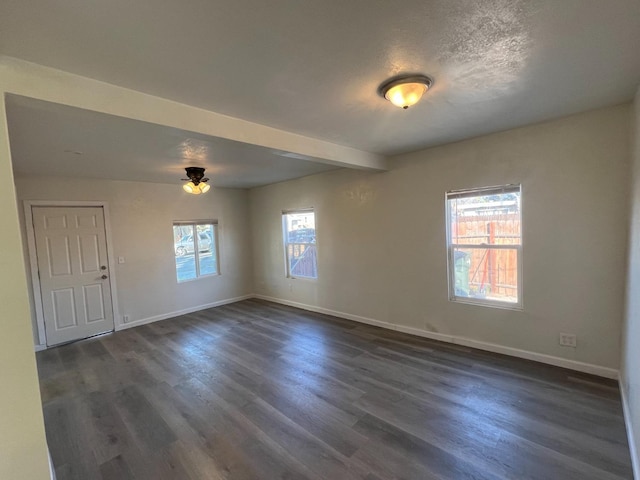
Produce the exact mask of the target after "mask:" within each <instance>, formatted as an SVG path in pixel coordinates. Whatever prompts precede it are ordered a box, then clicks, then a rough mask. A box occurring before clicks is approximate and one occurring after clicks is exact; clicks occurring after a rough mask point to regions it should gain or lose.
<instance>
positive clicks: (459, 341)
mask: <svg viewBox="0 0 640 480" xmlns="http://www.w3.org/2000/svg"><path fill="white" fill-rule="evenodd" d="M254 298H259V299H262V300H267V301H270V302H275V303H280V304H282V305H289V306H291V307H296V308H301V309H303V310H309V311H311V312H317V313H324V314H327V315H333V316H334V317H340V318H345V319H347V320H353V321H355V322H360V323H366V324H368V325H374V326H376V327H382V328H386V329H388V330H396V331H399V332H403V333H409V334H411V335H417V336H420V337H425V338H430V339H432V340H439V341H441V342H447V343H453V344H456V345H463V346H465V347H471V348H477V349H479V350H485V351H488V352H493V353H500V354H503V355H509V356H512V357H517V358H523V359H525V360H533V361H536V362H540V363H545V364H548V365H554V366H556V367H562V368H567V369H569V370H575V371H578V372H583V373H590V374H592V375H598V376H600V377H605V378H611V379H618V376H619V371H618V370H616V369H613V368H608V367H601V366H599V365H593V364H591V363H584V362H578V361H576V360H569V359H566V358H560V357H554V356H552V355H545V354H542V353H536V352H531V351H528V350H521V349H518V348H512V347H505V346H502V345H497V344H495V343H487V342H481V341H478V340H473V339H471V338H466V337H458V336H455V335H444V334H441V333H434V332H428V331H426V330H421V329H419V328H412V327H405V326H402V325H395V324H392V323H388V322H383V321H380V320H375V319H372V318H367V317H361V316H359V315H352V314H350V313H344V312H337V311H335V310H329V309H327V308H322V307H316V306H313V305H307V304H304V303H299V302H292V301H289V300H284V299H281V298H275V297H269V296H266V295H259V294H256V295H254Z"/></svg>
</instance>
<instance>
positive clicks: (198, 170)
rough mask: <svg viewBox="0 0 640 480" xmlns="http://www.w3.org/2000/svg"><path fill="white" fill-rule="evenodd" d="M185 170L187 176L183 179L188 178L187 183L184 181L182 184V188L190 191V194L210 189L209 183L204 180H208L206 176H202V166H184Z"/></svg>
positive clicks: (197, 193)
mask: <svg viewBox="0 0 640 480" xmlns="http://www.w3.org/2000/svg"><path fill="white" fill-rule="evenodd" d="M185 170H186V171H187V177H189V178H185V179H183V180H189V183H185V184H184V185H183V186H182V189H183V190H184V191H185V192H187V193H190V194H191V195H200V194H201V193H206V192H208V191H209V190H210V189H211V185H209V184H207V183H206V182H208V181H209V179H208V178H204V168H202V167H187V168H185Z"/></svg>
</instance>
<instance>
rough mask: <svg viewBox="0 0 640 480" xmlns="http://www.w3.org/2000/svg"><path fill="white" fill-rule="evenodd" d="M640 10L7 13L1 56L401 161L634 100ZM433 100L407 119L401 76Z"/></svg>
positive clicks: (243, 5)
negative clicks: (388, 91) (388, 98)
mask: <svg viewBox="0 0 640 480" xmlns="http://www.w3.org/2000/svg"><path fill="white" fill-rule="evenodd" d="M638 45H640V1H638V0H612V1H608V2H602V1H601V0H562V1H558V0H403V1H396V2H392V1H389V0H351V1H344V0H339V1H338V0H323V1H315V2H300V1H299V0H271V1H269V2H265V1H264V0H217V1H211V0H180V1H177V0H153V1H152V0H136V1H134V2H132V1H129V0H126V1H125V0H110V1H106V2H95V1H87V0H65V1H64V2H61V1H59V2H52V1H48V0H4V1H3V2H2V3H1V5H0V52H1V53H4V54H6V55H10V56H13V57H18V58H22V59H25V60H29V61H32V62H35V63H39V64H42V65H47V66H51V67H54V68H58V69H60V70H64V71H68V72H72V73H76V74H79V75H83V76H86V77H90V78H94V79H98V80H102V81H105V82H109V83H113V84H116V85H121V86H124V87H128V88H131V89H134V90H139V91H143V92H147V93H150V94H152V95H156V96H160V97H164V98H169V99H173V100H176V101H179V102H182V103H186V104H189V105H194V106H198V107H201V108H205V109H208V110H212V111H216V112H219V113H223V114H226V115H230V116H234V117H238V118H242V119H246V120H250V121H253V122H256V123H261V124H265V125H269V126H273V127H276V128H280V129H284V130H288V131H292V132H297V133H300V134H303V135H306V136H310V137H313V138H318V139H324V140H328V141H331V142H334V143H337V144H341V145H348V146H352V147H355V148H358V149H362V150H366V151H370V152H376V153H383V154H394V153H399V152H405V151H410V150H415V149H419V148H422V147H426V146H431V145H436V144H441V143H446V142H450V141H454V140H459V139H462V138H468V137H472V136H477V135H481V134H485V133H489V132H493V131H499V130H504V129H507V128H512V127H514V126H519V125H524V124H529V123H533V122H537V121H541V120H545V119H549V118H554V117H559V116H563V115H567V114H571V113H575V112H578V111H583V110H587V109H591V108H596V107H601V106H605V105H611V104H615V103H620V102H624V101H628V100H629V99H630V98H631V97H632V95H633V92H634V91H635V88H636V86H637V84H638V82H639V81H640V55H639V54H638V50H637V49H638ZM403 72H407V73H425V74H428V75H431V76H433V77H434V78H435V85H434V87H433V89H432V91H430V92H429V93H428V95H427V97H426V98H425V101H423V102H422V103H420V104H418V105H417V106H415V107H413V108H411V109H409V110H407V111H402V110H400V109H397V108H396V107H393V106H392V105H391V104H389V103H388V102H385V101H384V100H383V99H381V98H380V97H379V96H377V94H376V88H377V87H378V85H379V84H380V83H381V82H382V81H384V80H385V79H387V78H388V77H390V76H392V75H395V74H398V73H403Z"/></svg>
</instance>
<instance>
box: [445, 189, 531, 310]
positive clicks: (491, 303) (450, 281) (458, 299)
mask: <svg viewBox="0 0 640 480" xmlns="http://www.w3.org/2000/svg"><path fill="white" fill-rule="evenodd" d="M516 191H517V192H519V193H520V205H519V209H518V214H519V217H520V243H519V244H505V245H487V244H477V245H474V244H460V243H452V232H451V220H452V218H451V207H450V204H449V200H451V199H453V198H463V197H474V196H481V195H487V194H491V193H496V194H499V193H510V192H516ZM522 199H523V194H522V184H519V183H515V184H505V185H497V186H491V187H478V188H468V189H462V190H450V191H448V192H445V195H444V204H445V223H446V247H447V285H448V293H449V301H450V302H454V303H463V304H468V305H478V306H484V307H493V308H502V309H506V310H524V305H523V268H522V264H523V258H522V250H523V237H524V236H523V223H522V210H523V201H522ZM457 248H458V249H460V248H462V249H474V248H477V249H486V250H516V252H517V273H516V275H517V279H518V286H517V301H516V302H506V301H501V300H492V299H483V298H473V297H464V296H459V295H456V292H455V251H456V249H457Z"/></svg>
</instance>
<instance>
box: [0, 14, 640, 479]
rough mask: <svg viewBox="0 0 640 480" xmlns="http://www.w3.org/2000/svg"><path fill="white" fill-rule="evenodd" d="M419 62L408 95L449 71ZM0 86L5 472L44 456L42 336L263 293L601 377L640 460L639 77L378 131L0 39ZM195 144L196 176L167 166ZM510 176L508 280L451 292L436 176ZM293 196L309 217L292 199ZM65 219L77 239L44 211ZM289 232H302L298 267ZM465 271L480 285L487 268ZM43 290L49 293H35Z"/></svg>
mask: <svg viewBox="0 0 640 480" xmlns="http://www.w3.org/2000/svg"><path fill="white" fill-rule="evenodd" d="M0 24H1V23H0ZM0 53H2V49H1V48H0ZM420 78H422V77H420ZM425 78H427V79H428V82H427V80H423V81H424V82H427V83H425V84H424V90H425V92H426V93H425V94H424V95H425V97H424V98H423V100H422V101H425V99H429V95H432V94H433V95H437V94H438V91H439V90H438V88H444V87H440V86H441V85H442V84H444V83H445V80H443V79H440V78H438V77H437V76H436V77H435V79H431V77H425ZM637 80H640V79H638V78H636V85H637ZM391 81H392V82H393V81H395V79H394V77H392V78H391ZM374 87H375V86H374ZM185 88H186V87H185ZM282 88H284V87H282ZM352 90H353V92H352V93H353V94H354V95H355V96H357V95H360V93H355V90H357V89H356V87H352ZM371 90H372V92H373V94H372V95H377V96H376V97H375V100H377V101H380V102H383V101H384V102H386V100H384V98H379V97H380V94H379V93H380V92H378V93H376V90H375V88H372V89H371ZM0 93H2V95H1V98H0V218H2V219H3V220H4V229H3V234H2V235H1V236H0V303H2V305H3V314H2V322H0V324H1V325H2V327H3V334H2V335H1V336H0V378H2V381H3V386H2V393H0V411H5V412H6V411H11V412H12V414H11V415H3V416H2V419H1V421H0V451H1V452H3V455H2V456H3V457H6V458H11V459H12V460H11V461H5V460H3V459H0V477H2V476H3V472H4V473H6V474H7V475H14V476H12V477H11V478H18V477H17V476H15V472H17V471H18V469H19V471H20V472H21V474H23V475H25V476H24V477H23V478H28V479H30V480H31V479H33V480H40V479H43V478H50V477H49V475H50V473H49V468H50V467H49V461H48V454H47V442H46V436H45V427H44V421H43V413H42V404H41V397H40V392H39V385H38V372H37V366H36V357H35V352H36V351H45V350H47V348H49V347H55V346H56V345H59V344H63V343H65V342H68V341H71V340H77V339H80V338H87V337H90V336H93V335H95V334H97V333H103V332H120V331H122V330H126V329H129V328H135V327H139V326H142V325H146V324H152V323H154V322H158V321H161V320H166V319H172V318H174V317H180V316H182V315H186V314H190V313H194V312H199V311H203V310H207V309H211V308H214V307H217V306H222V305H227V304H233V303H235V302H240V301H245V300H248V299H259V300H265V301H269V302H274V303H276V304H280V305H286V306H290V307H295V308H299V309H302V310H306V311H308V312H316V313H318V314H322V315H329V316H333V317H338V318H341V319H346V320H350V321H354V322H356V323H357V324H359V325H362V324H366V325H370V326H378V327H382V328H384V329H386V330H389V331H393V332H402V333H408V334H411V335H415V336H417V337H421V338H427V339H432V340H437V341H442V342H446V343H448V344H453V345H456V346H458V347H460V348H463V347H464V348H465V349H469V348H475V349H479V350H483V351H488V352H493V353H496V354H503V355H508V356H511V357H517V358H520V359H525V360H532V361H536V362H541V363H544V364H548V365H554V366H556V367H561V368H564V369H568V370H572V371H575V372H580V373H581V374H589V375H595V376H598V377H604V378H607V379H612V380H614V381H615V382H617V383H618V384H619V388H620V395H621V397H620V399H621V402H622V408H623V411H624V421H625V428H626V432H627V439H628V443H629V450H630V452H631V459H632V462H633V469H634V472H635V476H636V478H640V450H639V444H638V442H640V348H639V345H640V88H638V89H637V91H636V92H635V94H634V95H633V96H632V98H626V99H624V100H623V101H614V102H608V103H607V102H603V103H602V105H598V106H594V107H593V108H589V109H586V110H580V109H573V110H572V111H571V112H570V113H567V114H566V115H560V116H556V117H552V118H551V117H550V118H541V119H540V120H539V121H532V122H524V121H520V120H521V119H520V117H519V116H518V114H517V113H514V111H515V107H514V111H512V112H511V113H512V114H513V118H514V119H517V121H516V120H514V123H513V125H509V126H506V127H504V128H498V127H496V128H495V129H494V130H493V131H487V132H484V131H481V130H482V129H478V134H477V135H468V136H458V135H457V134H456V133H455V132H452V133H451V134H450V135H449V134H443V136H442V137H441V138H442V141H436V139H434V140H433V142H432V143H430V144H428V145H427V144H425V145H422V144H420V146H418V147H416V148H413V144H411V142H409V141H407V144H406V145H407V146H406V148H404V147H401V146H398V147H397V148H395V147H394V148H391V149H390V150H389V151H386V150H385V149H384V148H383V147H382V146H379V145H378V144H377V143H376V142H375V141H374V140H371V142H372V143H371V146H372V148H364V147H361V145H360V144H356V143H354V144H353V145H346V144H344V142H340V141H338V140H336V141H335V142H334V141H331V140H327V139H320V138H319V135H316V136H315V137H314V136H313V135H303V134H302V133H300V132H292V131H288V130H287V129H284V128H283V129H279V128H275V127H271V126H268V125H267V124H266V123H264V122H263V121H262V120H264V119H263V118H257V119H256V121H255V122H253V121H249V120H247V119H245V118H246V117H242V118H241V117H238V118H236V117H235V116H233V115H230V114H229V111H228V110H231V107H230V106H229V105H227V104H224V105H225V108H226V110H224V111H223V110H220V113H217V112H216V111H214V110H213V109H210V108H204V107H202V108H200V107H199V106H193V105H191V104H188V102H186V101H185V102H179V101H175V100H169V99H167V98H163V97H162V95H160V94H154V95H151V94H148V93H144V92H141V91H137V90H135V89H133V88H125V87H121V86H118V85H116V84H115V83H109V82H106V81H104V82H103V81H99V80H96V79H93V78H89V77H88V76H83V75H80V74H77V73H70V71H65V70H64V69H63V68H59V69H58V68H52V67H49V66H43V65H40V64H38V63H37V62H35V63H31V62H29V61H25V60H22V59H18V58H13V57H9V56H0ZM362 95H364V94H362ZM384 96H385V94H384V92H383V95H382V97H384ZM185 98H186V97H185ZM372 101H373V100H372ZM427 101H430V100H427ZM456 101H459V100H458V99H457V98H456V97H455V96H452V100H451V102H452V103H454V104H455V102H456ZM473 101H475V100H473V99H471V100H470V102H471V103H472V102H473ZM363 102H364V101H363ZM221 104H222V103H221ZM418 105H420V104H418ZM384 107H389V108H393V106H392V105H390V104H387V103H385V104H384V105H383V106H379V105H378V104H375V107H370V106H369V105H368V104H367V108H370V110H367V111H368V112H369V115H373V114H379V113H380V109H382V108H384ZM361 108H362V109H363V110H364V109H365V107H361ZM415 108H418V107H416V106H410V107H409V108H408V110H407V112H403V111H401V110H398V113H400V114H404V113H406V114H407V115H411V114H412V109H415ZM247 111H250V110H246V111H243V113H246V112H247ZM372 112H373V113H372ZM351 113H352V112H349V115H351ZM471 114H472V115H475V112H472V113H471ZM381 115H382V114H381ZM505 115H506V116H508V115H507V114H505ZM265 118H267V117H266V116H265ZM350 118H351V117H350ZM353 118H356V117H355V116H354V117H353ZM357 118H360V117H357ZM388 118H389V117H385V121H381V122H380V123H379V124H377V126H378V127H379V129H380V130H383V129H384V128H385V126H386V125H387V123H388ZM474 118H476V117H474ZM477 118H478V119H480V117H477ZM326 121H327V122H329V121H330V119H327V120H326ZM448 122H449V119H446V118H443V120H442V123H443V127H442V128H443V129H444V128H445V127H446V126H447V125H448ZM314 125H315V127H316V128H317V130H314V131H323V130H322V127H318V125H316V124H315V123H314V122H312V121H310V122H309V124H308V126H309V129H311V126H314ZM412 128H413V127H412ZM438 128H439V126H438V125H435V127H434V129H438ZM357 134H358V135H359V136H358V140H359V141H360V140H362V139H363V138H366V135H365V134H364V133H363V132H361V131H360V130H359V129H358V131H357ZM354 135H355V134H354ZM371 135H372V136H375V132H373V134H371ZM327 137H330V135H327ZM362 141H363V140H362ZM373 147H375V148H373ZM193 166H206V167H207V168H206V172H204V171H203V174H204V175H206V176H207V177H210V180H208V179H205V180H204V181H203V182H208V183H207V185H210V186H211V188H210V190H209V191H208V192H206V193H202V194H199V195H189V194H187V193H185V190H183V189H182V188H181V187H182V185H184V184H185V182H186V181H189V180H191V181H193V178H192V177H191V176H189V178H184V177H185V168H188V167H193ZM188 172H189V171H188V170H187V174H188ZM200 177H202V175H200ZM200 177H198V178H197V179H196V185H197V182H198V181H200V180H201V178H200ZM203 184H204V183H203ZM509 185H519V187H520V189H519V190H518V192H521V198H522V207H521V222H522V230H521V234H520V235H521V236H520V237H519V240H518V241H519V242H521V243H519V244H518V249H519V250H518V255H519V260H518V261H519V262H520V263H519V264H518V272H517V273H518V275H519V277H518V289H519V293H518V296H517V301H516V300H514V302H513V304H507V305H506V306H505V305H498V307H499V308H493V307H495V306H496V305H495V304H492V303H491V299H489V301H488V302H487V301H484V300H486V298H480V296H479V295H478V299H479V301H477V302H474V301H473V299H471V300H470V301H465V298H462V299H460V298H458V299H457V300H462V301H456V298H455V292H453V293H452V289H455V288H456V287H455V285H453V283H452V282H453V280H452V277H451V275H452V272H451V270H452V269H455V268H457V264H456V263H455V260H456V258H457V257H455V258H454V257H453V255H454V253H453V250H448V242H449V243H451V242H450V232H449V231H448V229H450V228H451V222H450V221H449V218H448V217H447V212H446V199H447V197H446V194H447V192H449V193H451V192H457V191H462V190H465V189H470V188H481V187H482V188H485V187H494V186H509ZM197 193H198V192H197ZM305 212H307V213H308V212H311V213H312V215H313V229H309V228H308V225H307V224H305V223H304V222H302V221H301V223H300V224H298V225H294V226H292V223H291V221H292V220H290V219H287V218H286V216H287V215H291V214H299V215H303V214H305ZM70 219H73V220H70ZM57 222H58V223H57ZM69 222H75V223H74V224H73V225H74V228H75V229H78V230H82V231H83V232H85V233H84V234H85V236H84V237H77V239H78V240H77V242H76V243H74V242H69V241H68V237H56V236H55V235H57V233H55V232H54V233H52V234H50V233H51V232H48V231H47V232H45V231H44V230H43V229H42V228H41V226H42V225H47V226H49V227H51V228H50V230H51V231H53V230H56V231H57V230H63V229H64V228H67V227H68V225H71V223H69ZM305 229H307V230H309V231H311V230H313V232H312V233H309V232H306V231H305ZM291 232H294V234H293V235H292V233H291ZM309 235H312V236H313V238H312V239H309V238H308V236H309ZM487 235H489V234H487ZM74 238H76V237H74ZM57 239H61V240H59V241H58V240H57ZM56 242H58V243H56ZM83 242H85V243H83ZM288 243H291V244H292V245H298V246H299V245H302V246H304V245H308V244H313V255H314V262H317V263H314V266H313V270H312V271H306V272H305V271H303V270H302V269H301V268H300V266H299V265H296V266H294V265H293V264H291V263H290V259H287V254H286V251H287V244H288ZM502 247H504V248H506V247H505V246H504V245H503V246H502ZM292 248H294V247H292ZM520 248H521V250H520ZM56 249H58V251H60V252H63V254H62V255H63V256H64V255H68V258H69V263H67V264H65V263H64V262H62V263H60V262H59V261H58V260H56V259H55V258H54V256H53V253H52V252H55V251H56ZM74 249H75V250H74ZM514 249H515V248H514ZM463 250H464V249H463ZM64 252H66V253H64ZM91 252H94V254H95V255H94V257H91V255H92V254H93V253H91ZM47 255H49V256H47ZM465 255H466V254H465ZM469 255H471V254H469ZM469 255H467V256H466V257H465V258H467V257H469ZM72 257H73V258H78V259H80V260H79V262H81V263H80V264H79V265H78V266H77V268H78V269H79V270H81V271H82V272H84V273H85V274H86V275H89V276H92V278H94V277H95V278H94V280H95V281H93V280H92V283H91V285H90V286H87V285H88V284H86V285H84V286H81V287H79V288H81V289H83V290H82V291H83V292H84V293H83V295H85V297H84V298H85V299H88V300H87V301H86V303H85V307H84V308H85V314H86V315H87V316H88V317H91V316H92V315H93V316H94V317H95V319H94V320H91V321H89V322H88V323H93V325H92V326H91V327H90V328H89V327H87V329H85V330H77V331H75V332H73V331H71V330H69V329H68V327H69V326H73V322H71V321H70V323H69V324H64V322H63V323H59V326H60V329H59V330H60V332H62V333H59V335H58V333H56V332H54V331H53V330H51V329H48V327H47V325H46V324H45V319H46V318H47V315H53V316H55V315H59V312H61V311H64V308H67V309H68V311H73V310H74V309H75V308H76V306H74V305H73V300H69V298H71V297H67V296H65V295H66V294H65V293H64V292H68V291H70V290H69V288H71V287H69V288H67V287H64V288H66V290H65V289H64V288H62V287H60V288H59V289H57V290H56V288H57V287H55V285H57V284H55V278H53V277H55V276H56V275H52V280H51V282H50V283H46V281H45V280H44V279H43V278H42V277H41V274H40V272H41V271H43V269H45V268H49V269H50V270H51V271H52V272H54V273H55V271H57V270H56V269H58V268H59V269H61V270H60V271H63V270H64V269H65V268H69V269H70V270H71V269H72V268H74V269H75V268H76V267H72V266H71V260H70V259H71V258H72ZM65 258H66V257H65ZM469 258H470V257H469ZM483 258H485V257H483ZM65 261H66V260H65ZM82 262H84V263H82ZM469 262H471V259H469ZM296 268H298V270H296ZM309 272H311V273H309ZM465 272H467V271H465ZM467 273H468V272H467ZM474 278H475V277H474ZM473 281H475V282H476V283H481V284H482V285H481V288H482V289H483V296H485V295H484V294H485V290H484V289H486V288H487V287H486V285H485V284H486V283H488V282H489V281H488V280H487V281H486V282H485V280H484V279H482V281H480V280H478V278H475V280H473ZM514 281H515V280H514ZM495 283H496V282H494V284H493V285H492V287H491V288H493V289H494V290H497V287H496V286H495ZM497 283H499V282H497ZM465 288H466V289H467V290H465V293H463V294H462V295H463V296H466V295H468V292H469V290H470V289H472V288H475V287H470V286H469V285H466V287H465ZM507 288H508V287H507ZM489 290H490V289H489ZM45 297H46V301H44V300H43V298H45ZM49 300H50V303H51V304H52V305H53V304H56V305H58V306H56V307H55V308H58V307H59V306H60V305H63V306H62V307H60V310H55V311H53V310H52V311H51V312H49V313H48V311H47V308H50V307H48V306H47V302H48V301H49ZM467 300H468V299H467ZM64 302H70V303H68V306H67V307H64V305H66V304H65V303H64ZM51 308H53V307H51ZM92 318H93V317H92ZM56 321H57V320H56ZM175 321H176V322H179V319H176V320H175ZM99 322H103V323H99ZM65 329H66V330H65ZM67 332H70V333H69V335H70V336H65V335H67ZM116 335H117V333H116ZM563 335H568V336H569V337H571V338H572V339H573V341H574V342H575V343H574V344H573V345H571V344H564V345H563V344H562V342H563V340H562V339H563ZM559 338H560V341H559ZM571 338H570V339H569V341H570V340H571ZM354 423H355V422H354ZM3 478H4V477H3ZM7 478H10V477H9V476H7ZM371 478H373V477H371ZM611 478H614V477H613V476H612V477H611ZM615 478H622V477H615Z"/></svg>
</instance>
